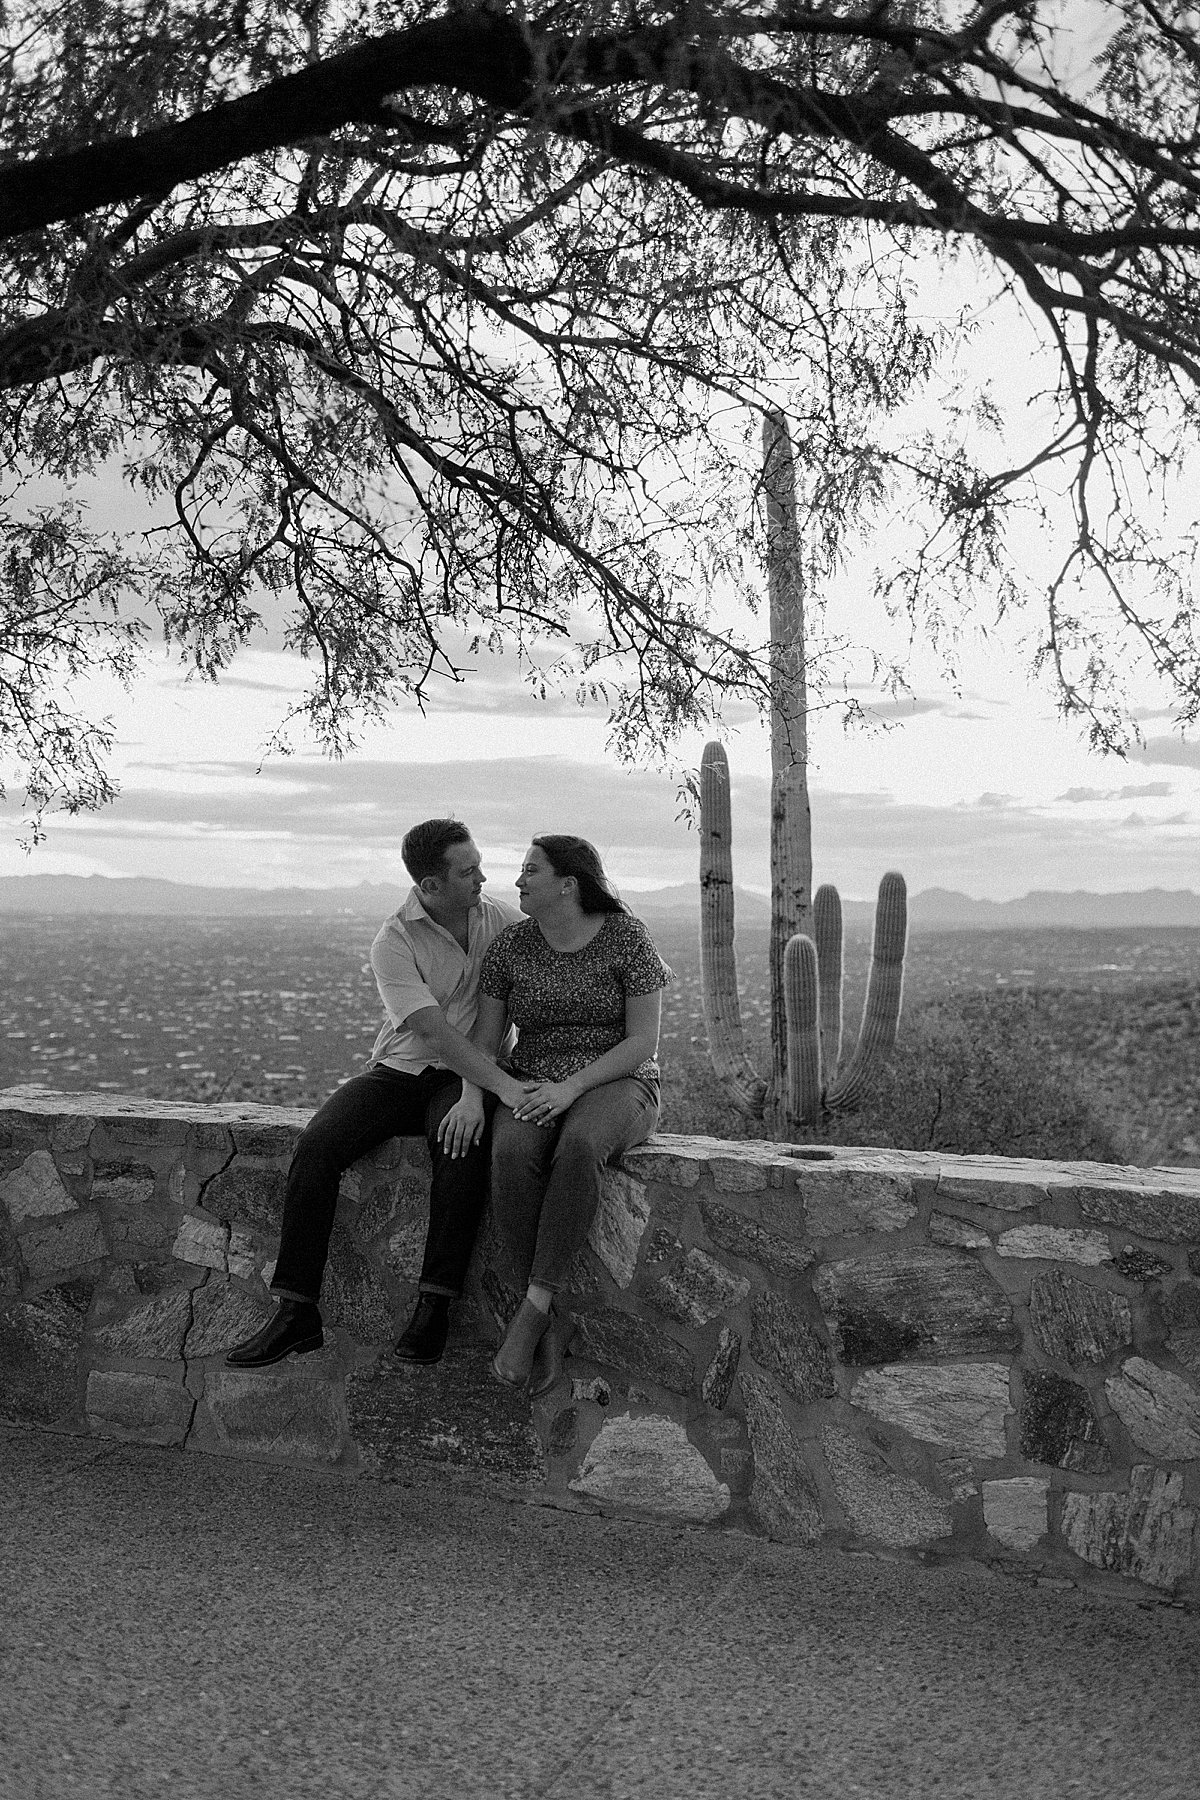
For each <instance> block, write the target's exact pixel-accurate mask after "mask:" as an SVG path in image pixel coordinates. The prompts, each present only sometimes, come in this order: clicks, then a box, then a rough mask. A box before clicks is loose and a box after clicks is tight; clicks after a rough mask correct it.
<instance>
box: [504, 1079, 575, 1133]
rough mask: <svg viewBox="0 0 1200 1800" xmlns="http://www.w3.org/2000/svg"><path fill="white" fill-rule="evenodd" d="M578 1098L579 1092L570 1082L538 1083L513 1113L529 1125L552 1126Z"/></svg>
mask: <svg viewBox="0 0 1200 1800" xmlns="http://www.w3.org/2000/svg"><path fill="white" fill-rule="evenodd" d="M578 1098H579V1090H578V1089H577V1088H576V1087H575V1086H574V1084H573V1083H572V1082H570V1081H539V1082H538V1084H537V1086H536V1087H535V1088H534V1089H533V1090H532V1092H531V1093H529V1094H527V1095H526V1096H525V1098H524V1100H522V1102H521V1104H520V1106H515V1107H514V1108H513V1113H514V1115H515V1117H516V1118H518V1119H524V1120H525V1122H526V1124H529V1125H552V1124H553V1123H554V1121H555V1119H561V1118H562V1115H563V1114H564V1113H565V1112H566V1111H567V1110H568V1108H570V1107H572V1106H574V1104H575V1102H576V1100H578Z"/></svg>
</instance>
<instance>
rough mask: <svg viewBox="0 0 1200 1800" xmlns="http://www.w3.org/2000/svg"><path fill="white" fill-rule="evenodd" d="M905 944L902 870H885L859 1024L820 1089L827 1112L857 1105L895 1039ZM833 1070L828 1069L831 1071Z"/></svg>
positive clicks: (906, 917)
mask: <svg viewBox="0 0 1200 1800" xmlns="http://www.w3.org/2000/svg"><path fill="white" fill-rule="evenodd" d="M907 943H908V892H907V889H906V888H905V885H904V877H903V875H900V874H897V872H896V870H895V869H889V871H888V873H887V874H886V875H885V876H884V878H883V880H882V881H881V882H880V883H879V898H878V900H877V901H876V903H875V935H874V942H873V944H872V948H871V972H870V974H869V975H868V977H867V997H866V999H865V1001H864V1002H863V1016H862V1024H861V1026H860V1027H859V1032H858V1042H857V1044H856V1045H855V1046H854V1055H853V1056H852V1057H851V1059H850V1061H849V1063H848V1064H847V1065H846V1068H845V1070H844V1071H843V1072H842V1073H841V1074H840V1075H839V1076H838V1077H837V1079H836V1081H831V1082H830V1085H829V1087H828V1088H827V1090H826V1093H825V1105H826V1106H827V1107H828V1108H829V1110H830V1112H842V1111H845V1110H846V1109H847V1108H848V1107H853V1106H857V1105H858V1103H859V1102H860V1101H861V1100H862V1097H863V1095H864V1093H865V1092H866V1088H867V1083H868V1081H869V1079H870V1077H871V1076H872V1075H873V1074H874V1072H875V1070H876V1069H877V1068H878V1066H879V1064H880V1063H881V1062H883V1060H884V1058H885V1057H886V1056H887V1055H888V1052H889V1051H890V1050H891V1048H892V1046H893V1044H894V1043H895V1042H896V1032H897V1029H898V1027H899V1024H900V1005H901V1001H902V999H903V995H904V952H905V949H906V947H907ZM831 1073H832V1071H831Z"/></svg>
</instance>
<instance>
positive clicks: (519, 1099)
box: [496, 1075, 541, 1118]
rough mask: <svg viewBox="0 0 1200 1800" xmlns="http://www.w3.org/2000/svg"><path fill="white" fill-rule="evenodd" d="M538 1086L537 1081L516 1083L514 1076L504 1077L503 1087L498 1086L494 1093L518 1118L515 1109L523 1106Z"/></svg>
mask: <svg viewBox="0 0 1200 1800" xmlns="http://www.w3.org/2000/svg"><path fill="white" fill-rule="evenodd" d="M540 1086H541V1083H540V1082H537V1081H518V1080H517V1078H516V1076H515V1075H506V1076H505V1077H504V1082H503V1085H502V1086H498V1087H497V1089H496V1092H497V1094H499V1096H500V1099H501V1100H502V1102H503V1103H504V1105H505V1106H508V1107H511V1108H512V1110H513V1112H515V1113H516V1114H517V1117H518V1118H520V1116H521V1115H520V1113H519V1112H517V1108H518V1107H520V1106H524V1104H525V1102H526V1100H527V1099H528V1098H529V1096H530V1094H532V1093H535V1092H536V1091H537V1089H538V1088H539V1087H540Z"/></svg>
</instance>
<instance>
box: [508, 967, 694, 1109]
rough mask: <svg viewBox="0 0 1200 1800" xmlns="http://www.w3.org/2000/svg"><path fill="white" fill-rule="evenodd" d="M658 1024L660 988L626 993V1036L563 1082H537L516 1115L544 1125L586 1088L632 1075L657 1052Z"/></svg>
mask: <svg viewBox="0 0 1200 1800" xmlns="http://www.w3.org/2000/svg"><path fill="white" fill-rule="evenodd" d="M661 1023H662V989H661V988H655V989H654V991H653V993H650V994H626V996H625V1036H624V1037H623V1038H622V1039H621V1042H620V1043H619V1044H614V1045H613V1048H612V1049H611V1050H606V1051H605V1052H604V1055H603V1056H598V1057H597V1058H596V1060H595V1062H591V1063H588V1065H587V1067H586V1068H583V1069H578V1070H577V1071H576V1073H575V1074H574V1075H568V1076H567V1077H566V1078H565V1079H564V1080H562V1081H543V1082H540V1083H539V1084H538V1086H537V1087H535V1088H534V1089H533V1090H532V1092H531V1093H529V1094H528V1095H527V1096H526V1097H525V1099H524V1100H522V1102H521V1104H520V1106H516V1107H514V1108H513V1111H514V1112H515V1114H516V1116H517V1118H518V1119H528V1120H530V1121H531V1122H533V1123H536V1124H539V1125H544V1124H547V1123H548V1122H549V1121H550V1120H551V1119H557V1118H558V1117H559V1115H560V1114H561V1113H565V1112H566V1110H567V1108H568V1107H570V1106H573V1105H574V1104H575V1102H576V1100H578V1099H579V1096H580V1095H581V1094H586V1093H587V1091H588V1089H589V1088H594V1087H602V1086H603V1085H604V1083H605V1082H606V1081H620V1079H621V1077H622V1076H623V1075H632V1073H633V1071H634V1070H635V1069H636V1068H637V1067H638V1064H639V1063H644V1062H646V1061H647V1060H648V1059H649V1058H650V1057H652V1056H655V1055H657V1053H658V1033H659V1028H660V1026H661Z"/></svg>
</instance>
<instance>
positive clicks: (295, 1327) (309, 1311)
mask: <svg viewBox="0 0 1200 1800" xmlns="http://www.w3.org/2000/svg"><path fill="white" fill-rule="evenodd" d="M324 1342H325V1333H324V1331H323V1330H322V1329H321V1313H320V1308H319V1307H318V1306H317V1305H316V1302H315V1301H313V1300H281V1301H280V1302H279V1305H278V1306H277V1307H276V1309H275V1315H274V1317H273V1318H271V1319H268V1320H267V1322H266V1324H265V1325H264V1326H263V1328H262V1330H261V1331H256V1332H255V1334H254V1336H253V1337H252V1338H247V1339H246V1342H245V1343H244V1344H235V1346H234V1348H233V1349H232V1350H231V1351H230V1352H229V1355H228V1356H227V1357H226V1358H225V1362H226V1365H227V1367H229V1368H231V1369H265V1368H266V1366H267V1364H268V1363H276V1362H282V1361H283V1359H284V1357H285V1356H290V1355H291V1354H292V1353H293V1352H295V1354H296V1355H297V1356H303V1355H304V1354H305V1352H306V1351H308V1350H319V1349H320V1348H321V1345H322V1344H323V1343H324Z"/></svg>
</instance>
